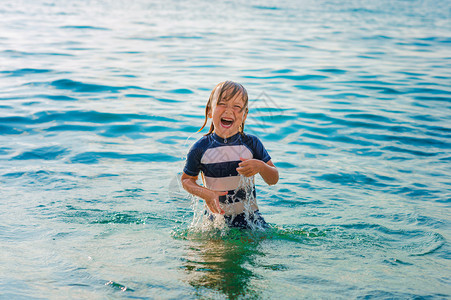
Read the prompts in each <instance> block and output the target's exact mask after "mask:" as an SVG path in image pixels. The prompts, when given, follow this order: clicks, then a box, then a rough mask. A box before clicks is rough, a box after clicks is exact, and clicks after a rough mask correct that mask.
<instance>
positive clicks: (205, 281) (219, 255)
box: [184, 230, 263, 299]
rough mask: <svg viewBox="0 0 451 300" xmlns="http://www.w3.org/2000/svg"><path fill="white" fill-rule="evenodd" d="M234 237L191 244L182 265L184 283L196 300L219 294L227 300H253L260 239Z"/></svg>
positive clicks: (236, 234)
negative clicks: (190, 289)
mask: <svg viewBox="0 0 451 300" xmlns="http://www.w3.org/2000/svg"><path fill="white" fill-rule="evenodd" d="M232 231H233V232H234V233H235V236H234V237H233V235H234V234H232V235H231V236H229V237H228V238H222V237H218V238H212V239H199V240H191V241H190V246H189V250H188V252H187V255H186V262H185V263H184V268H185V272H186V273H187V277H186V281H187V282H188V283H189V284H190V285H191V286H193V287H194V288H195V290H196V296H199V297H201V296H205V295H208V294H221V295H224V296H226V297H227V298H228V299H236V298H238V297H243V296H246V297H248V298H256V297H259V296H260V291H259V290H258V289H255V288H253V285H252V280H253V279H255V278H257V277H258V275H257V274H256V273H255V272H254V271H253V266H254V265H255V264H256V260H257V259H258V257H259V256H262V255H263V253H261V252H259V239H253V238H252V236H251V235H246V234H244V233H239V232H238V231H235V230H232Z"/></svg>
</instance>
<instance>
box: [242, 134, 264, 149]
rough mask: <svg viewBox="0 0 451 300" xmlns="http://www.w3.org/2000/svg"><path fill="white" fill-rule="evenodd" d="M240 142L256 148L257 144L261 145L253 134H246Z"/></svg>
mask: <svg viewBox="0 0 451 300" xmlns="http://www.w3.org/2000/svg"><path fill="white" fill-rule="evenodd" d="M242 141H243V143H245V144H247V145H249V146H250V145H252V146H256V145H258V144H262V142H261V141H260V139H259V138H258V137H257V136H255V135H253V134H247V133H246V134H244V135H243V136H242Z"/></svg>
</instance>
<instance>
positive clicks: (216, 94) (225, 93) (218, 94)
mask: <svg viewBox="0 0 451 300" xmlns="http://www.w3.org/2000/svg"><path fill="white" fill-rule="evenodd" d="M238 94H239V95H241V99H243V102H244V106H243V108H242V109H241V111H240V112H242V111H243V110H246V113H247V112H248V107H247V105H248V102H249V99H248V96H247V91H246V89H245V88H244V87H243V86H242V85H241V84H239V83H237V82H233V81H224V82H221V83H218V84H217V85H216V86H215V88H214V89H213V90H212V91H211V94H210V98H209V99H208V102H207V106H205V122H204V125H202V127H201V128H200V129H199V130H198V131H197V132H199V131H201V130H202V129H204V127H205V125H206V124H207V121H208V113H209V112H210V111H211V108H212V104H213V101H215V102H216V104H217V103H218V102H219V101H220V100H224V101H226V102H227V101H229V100H230V99H233V98H234V97H235V96H236V95H238ZM214 130H215V126H214V124H213V122H211V126H210V130H209V131H208V133H207V134H206V135H209V134H212V133H213V131H214ZM239 131H240V133H241V134H244V121H243V124H241V126H240V128H239Z"/></svg>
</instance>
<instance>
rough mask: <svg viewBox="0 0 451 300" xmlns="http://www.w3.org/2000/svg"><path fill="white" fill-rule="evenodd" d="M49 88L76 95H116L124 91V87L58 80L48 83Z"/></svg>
mask: <svg viewBox="0 0 451 300" xmlns="http://www.w3.org/2000/svg"><path fill="white" fill-rule="evenodd" d="M50 86H53V87H55V88H57V89H60V90H70V91H74V92H78V93H96V92H112V93H117V92H118V91H120V90H123V89H124V87H118V86H109V85H101V84H92V83H84V82H79V81H74V80H70V79H59V80H55V81H52V82H51V83H50Z"/></svg>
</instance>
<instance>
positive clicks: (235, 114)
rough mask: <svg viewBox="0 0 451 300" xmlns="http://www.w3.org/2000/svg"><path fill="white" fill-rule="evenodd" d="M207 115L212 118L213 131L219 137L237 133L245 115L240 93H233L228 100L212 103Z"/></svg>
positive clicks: (245, 111)
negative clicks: (233, 95)
mask: <svg viewBox="0 0 451 300" xmlns="http://www.w3.org/2000/svg"><path fill="white" fill-rule="evenodd" d="M209 117H210V118H212V122H213V124H214V126H215V133H216V134H217V135H219V136H220V137H222V138H224V139H225V138H228V137H231V136H232V135H235V134H237V133H238V132H239V128H240V126H241V124H243V123H244V121H245V120H246V117H247V110H246V108H245V107H244V100H243V99H242V96H241V94H237V95H235V97H233V98H232V99H230V100H228V101H225V100H219V101H218V102H217V103H213V104H212V107H211V110H210V114H209Z"/></svg>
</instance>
